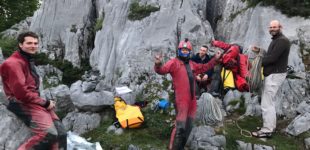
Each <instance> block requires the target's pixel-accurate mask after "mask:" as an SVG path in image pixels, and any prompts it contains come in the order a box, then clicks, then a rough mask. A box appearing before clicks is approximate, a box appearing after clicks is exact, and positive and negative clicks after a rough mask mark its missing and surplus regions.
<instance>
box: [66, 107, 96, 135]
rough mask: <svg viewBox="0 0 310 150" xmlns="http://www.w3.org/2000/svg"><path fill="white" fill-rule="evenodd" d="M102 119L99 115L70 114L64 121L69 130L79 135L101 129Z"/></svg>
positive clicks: (86, 113)
mask: <svg viewBox="0 0 310 150" xmlns="http://www.w3.org/2000/svg"><path fill="white" fill-rule="evenodd" d="M100 121H101V117H100V115H99V114H97V113H90V112H84V113H82V112H70V113H69V114H68V115H67V116H66V117H65V118H64V119H63V120H62V123H63V124H64V126H65V128H66V129H67V130H71V131H73V132H74V133H77V134H78V135H81V134H83V133H86V132H88V131H91V130H93V129H95V128H97V127H99V125H100Z"/></svg>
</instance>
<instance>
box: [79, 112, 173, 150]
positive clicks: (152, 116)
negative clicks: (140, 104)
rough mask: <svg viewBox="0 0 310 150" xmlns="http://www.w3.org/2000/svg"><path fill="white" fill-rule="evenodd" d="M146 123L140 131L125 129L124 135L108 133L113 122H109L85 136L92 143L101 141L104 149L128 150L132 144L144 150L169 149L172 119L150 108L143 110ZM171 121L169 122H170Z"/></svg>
mask: <svg viewBox="0 0 310 150" xmlns="http://www.w3.org/2000/svg"><path fill="white" fill-rule="evenodd" d="M143 115H144V117H145V120H146V122H145V123H144V125H143V126H142V127H141V128H139V129H125V130H124V133H123V134H122V135H115V134H113V133H106V130H107V128H108V127H109V126H110V125H111V124H112V122H113V121H112V120H107V121H105V122H104V123H102V124H101V125H100V127H99V128H97V129H95V130H93V131H90V132H89V133H87V134H85V135H83V136H84V137H86V139H87V138H89V137H91V139H92V140H91V141H99V142H100V144H101V146H102V148H103V149H115V148H119V149H128V146H129V145H130V144H133V145H135V146H138V147H139V148H143V149H151V148H153V149H167V147H168V143H169V138H170V131H171V127H170V124H171V121H170V120H171V117H170V116H169V115H168V114H166V113H160V112H153V111H151V110H150V109H149V108H144V109H143ZM168 120H169V121H168Z"/></svg>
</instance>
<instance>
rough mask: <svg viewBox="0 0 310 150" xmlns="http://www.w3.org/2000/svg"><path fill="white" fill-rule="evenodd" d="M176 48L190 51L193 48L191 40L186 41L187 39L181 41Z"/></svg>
mask: <svg viewBox="0 0 310 150" xmlns="http://www.w3.org/2000/svg"><path fill="white" fill-rule="evenodd" d="M178 48H179V49H182V48H187V49H188V50H190V51H191V50H192V49H193V47H192V44H191V42H189V41H188V39H185V40H184V41H181V42H180V44H179V47H178Z"/></svg>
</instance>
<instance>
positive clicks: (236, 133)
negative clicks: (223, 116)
mask: <svg viewBox="0 0 310 150" xmlns="http://www.w3.org/2000/svg"><path fill="white" fill-rule="evenodd" d="M227 120H230V119H227ZM227 120H226V121H225V125H224V129H223V131H222V132H223V133H225V136H226V140H227V143H226V148H225V149H227V150H235V149H237V143H236V140H240V141H243V142H246V143H255V144H262V145H269V146H275V147H276V149H277V150H302V149H304V144H303V140H304V138H305V137H309V133H305V134H303V135H300V136H298V137H292V136H289V135H286V134H285V133H282V132H281V131H280V130H281V129H284V128H285V127H286V126H287V125H288V123H289V122H290V121H288V120H279V121H278V123H277V126H278V127H277V132H276V133H275V134H273V136H272V138H271V139H267V141H262V140H260V139H258V138H255V137H245V136H243V135H241V134H240V130H239V128H238V127H237V126H236V124H235V123H234V122H231V121H227ZM238 124H239V126H240V127H241V128H242V129H245V130H248V131H255V130H256V127H258V126H261V125H262V120H261V118H259V117H246V118H244V119H242V120H239V121H238Z"/></svg>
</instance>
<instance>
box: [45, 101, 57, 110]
mask: <svg viewBox="0 0 310 150" xmlns="http://www.w3.org/2000/svg"><path fill="white" fill-rule="evenodd" d="M55 107H56V102H55V101H53V100H50V105H48V107H47V110H52V109H54V108H55Z"/></svg>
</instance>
